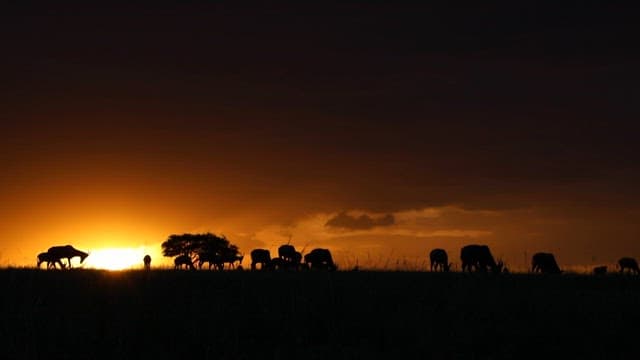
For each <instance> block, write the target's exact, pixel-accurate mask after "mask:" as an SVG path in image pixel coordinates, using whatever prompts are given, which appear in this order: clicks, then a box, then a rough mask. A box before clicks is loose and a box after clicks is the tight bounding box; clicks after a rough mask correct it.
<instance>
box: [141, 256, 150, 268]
mask: <svg viewBox="0 0 640 360" xmlns="http://www.w3.org/2000/svg"><path fill="white" fill-rule="evenodd" d="M142 261H143V262H144V269H145V270H151V256H149V255H148V254H147V255H145V256H144V258H143V259H142Z"/></svg>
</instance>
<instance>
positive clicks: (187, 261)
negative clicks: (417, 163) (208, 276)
mask: <svg viewBox="0 0 640 360" xmlns="http://www.w3.org/2000/svg"><path fill="white" fill-rule="evenodd" d="M173 263H174V265H175V268H176V269H182V266H185V267H186V268H189V269H191V270H195V268H196V267H195V266H194V265H193V260H191V257H190V256H189V255H179V256H176V258H175V259H174V260H173Z"/></svg>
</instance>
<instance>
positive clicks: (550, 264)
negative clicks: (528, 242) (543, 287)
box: [531, 252, 562, 274]
mask: <svg viewBox="0 0 640 360" xmlns="http://www.w3.org/2000/svg"><path fill="white" fill-rule="evenodd" d="M531 272H534V273H535V272H540V273H543V274H561V273H562V270H560V267H559V266H558V263H557V262H556V258H555V257H554V256H553V254H551V253H545V252H539V253H535V254H534V255H533V256H532V257H531Z"/></svg>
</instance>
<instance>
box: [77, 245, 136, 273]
mask: <svg viewBox="0 0 640 360" xmlns="http://www.w3.org/2000/svg"><path fill="white" fill-rule="evenodd" d="M144 255H145V254H144V251H143V249H142V248H106V249H98V250H93V251H92V252H91V253H90V254H89V256H88V257H87V260H86V262H85V267H88V268H94V269H105V270H125V269H132V268H138V267H141V266H142V258H143V257H144Z"/></svg>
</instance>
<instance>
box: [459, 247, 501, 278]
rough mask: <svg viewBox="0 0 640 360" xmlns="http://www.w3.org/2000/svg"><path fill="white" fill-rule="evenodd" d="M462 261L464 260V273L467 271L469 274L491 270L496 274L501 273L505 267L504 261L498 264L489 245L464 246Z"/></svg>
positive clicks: (461, 254)
mask: <svg viewBox="0 0 640 360" xmlns="http://www.w3.org/2000/svg"><path fill="white" fill-rule="evenodd" d="M460 260H462V272H464V271H465V270H466V271H469V272H472V271H474V270H475V271H476V272H487V271H488V270H491V271H492V272H494V273H501V272H502V267H503V266H504V264H503V263H502V261H499V262H497V263H496V261H495V260H494V259H493V255H491V250H489V247H488V246H487V245H475V244H474V245H466V246H464V247H463V248H462V250H461V251H460Z"/></svg>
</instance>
